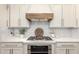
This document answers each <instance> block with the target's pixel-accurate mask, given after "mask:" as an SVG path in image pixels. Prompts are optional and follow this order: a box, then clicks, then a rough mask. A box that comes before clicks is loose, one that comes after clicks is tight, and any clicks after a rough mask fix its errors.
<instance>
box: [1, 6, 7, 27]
mask: <svg viewBox="0 0 79 59" xmlns="http://www.w3.org/2000/svg"><path fill="white" fill-rule="evenodd" d="M7 12H8V9H7V5H0V27H7V25H8V24H7V22H8V13H7Z"/></svg>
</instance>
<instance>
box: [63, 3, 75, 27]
mask: <svg viewBox="0 0 79 59" xmlns="http://www.w3.org/2000/svg"><path fill="white" fill-rule="evenodd" d="M62 8H63V21H64V27H76V19H75V6H74V5H68V4H67V5H63V7H62Z"/></svg>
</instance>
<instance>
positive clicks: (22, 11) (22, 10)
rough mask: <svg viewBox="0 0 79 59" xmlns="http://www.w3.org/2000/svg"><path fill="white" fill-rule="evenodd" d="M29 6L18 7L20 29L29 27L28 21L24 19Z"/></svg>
mask: <svg viewBox="0 0 79 59" xmlns="http://www.w3.org/2000/svg"><path fill="white" fill-rule="evenodd" d="M29 6H30V5H20V27H29V21H28V20H27V19H26V13H27V12H28V9H29Z"/></svg>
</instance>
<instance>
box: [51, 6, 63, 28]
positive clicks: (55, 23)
mask: <svg viewBox="0 0 79 59" xmlns="http://www.w3.org/2000/svg"><path fill="white" fill-rule="evenodd" d="M51 11H52V12H53V13H54V18H53V20H52V21H51V22H50V27H61V16H62V8H61V5H51Z"/></svg>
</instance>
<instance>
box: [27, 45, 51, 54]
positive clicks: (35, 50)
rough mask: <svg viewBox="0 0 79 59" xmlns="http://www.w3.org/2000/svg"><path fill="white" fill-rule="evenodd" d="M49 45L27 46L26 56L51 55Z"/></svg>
mask: <svg viewBox="0 0 79 59" xmlns="http://www.w3.org/2000/svg"><path fill="white" fill-rule="evenodd" d="M51 53H52V47H51V45H28V54H51Z"/></svg>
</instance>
